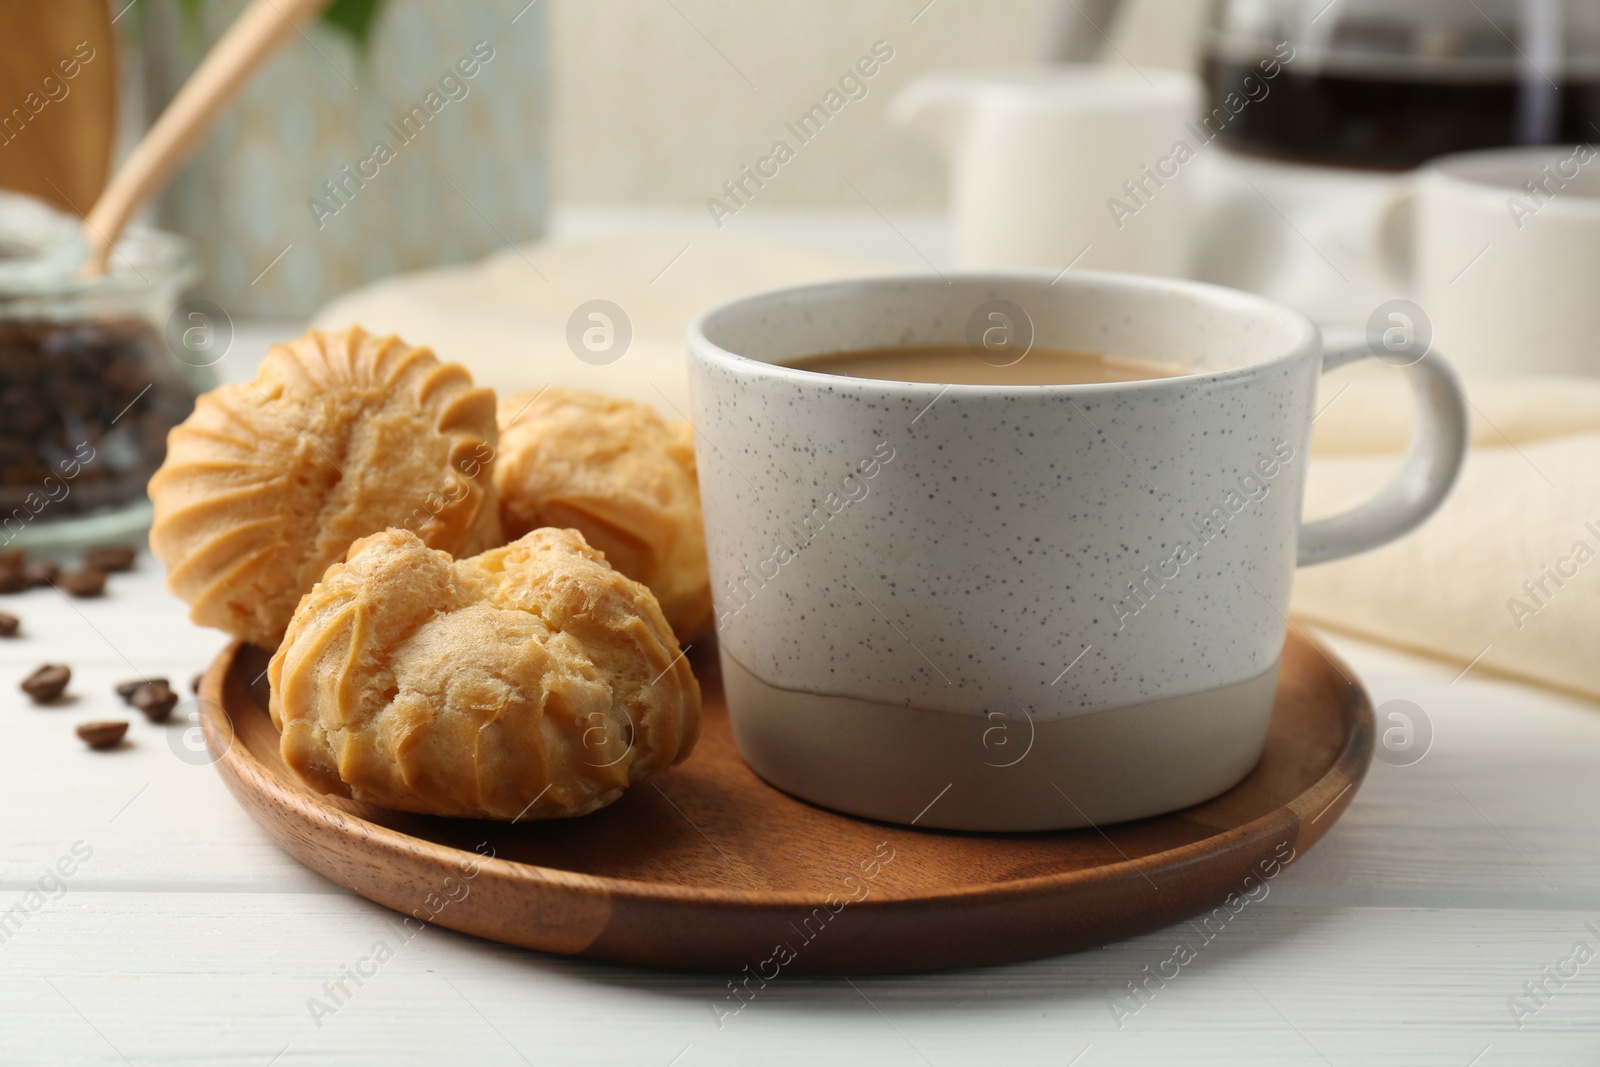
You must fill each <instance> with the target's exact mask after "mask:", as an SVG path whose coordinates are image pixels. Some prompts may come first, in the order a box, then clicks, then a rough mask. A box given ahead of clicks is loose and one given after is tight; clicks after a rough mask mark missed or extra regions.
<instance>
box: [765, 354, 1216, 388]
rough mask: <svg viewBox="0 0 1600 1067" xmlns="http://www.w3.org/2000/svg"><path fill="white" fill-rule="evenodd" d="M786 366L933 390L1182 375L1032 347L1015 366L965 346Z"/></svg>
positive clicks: (831, 357)
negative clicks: (920, 385)
mask: <svg viewBox="0 0 1600 1067" xmlns="http://www.w3.org/2000/svg"><path fill="white" fill-rule="evenodd" d="M997 358H998V357H997ZM788 366H791V367H795V368H797V369H799V370H809V371H816V372H818V373H821V374H841V375H846V376H848V377H852V378H876V379H878V380H881V381H891V382H930V383H933V384H935V385H1093V384H1097V383H1103V382H1134V381H1141V380H1143V379H1146V378H1171V377H1174V376H1175V375H1179V374H1183V373H1185V371H1183V370H1182V369H1180V368H1178V367H1173V366H1170V365H1166V364H1161V363H1149V362H1145V361H1142V360H1136V359H1127V358H1124V357H1121V356H1103V355H1099V354H1097V353H1093V352H1077V351H1072V350H1069V349H1062V348H1038V347H1036V348H1034V349H1032V350H1031V351H1029V352H1028V354H1027V355H1025V356H1023V357H1022V358H1021V359H1019V360H1017V361H1016V362H1015V363H1011V364H1008V365H1006V366H1003V367H1001V366H994V365H993V364H991V363H988V362H985V361H984V360H983V359H980V358H979V357H978V356H977V355H976V354H975V353H974V352H973V351H972V349H970V348H968V347H967V346H966V345H940V346H934V345H917V346H907V347H904V348H866V349H860V350H858V351H853V352H829V353H824V354H821V355H815V356H805V357H803V358H800V359H794V360H789V361H788Z"/></svg>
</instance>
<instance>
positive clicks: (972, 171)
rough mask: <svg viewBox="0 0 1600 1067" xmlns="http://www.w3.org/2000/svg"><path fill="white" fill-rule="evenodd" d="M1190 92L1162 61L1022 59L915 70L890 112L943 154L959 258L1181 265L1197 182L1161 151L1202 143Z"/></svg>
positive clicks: (966, 261)
mask: <svg viewBox="0 0 1600 1067" xmlns="http://www.w3.org/2000/svg"><path fill="white" fill-rule="evenodd" d="M1199 98H1200V88H1199V84H1198V83H1197V82H1196V81H1195V79H1194V78H1192V77H1190V76H1189V75H1187V74H1179V73H1176V72H1172V71H1160V70H1149V71H1146V72H1145V74H1140V73H1139V72H1137V71H1134V70H1130V69H1128V68H1126V67H1113V66H1099V65H1090V64H1084V65H1079V66H1071V65H1068V66H1056V67H1037V68H1020V69H1005V70H992V71H974V72H970V73H953V74H943V75H935V76H933V77H929V78H925V79H923V80H922V81H919V82H916V83H915V84H913V85H911V86H910V87H909V88H907V89H906V90H905V91H904V92H903V93H901V94H900V96H899V97H898V98H896V100H895V102H894V105H893V107H892V109H891V118H893V119H894V120H895V121H897V122H899V123H901V124H902V125H905V126H907V127H909V128H910V129H912V130H913V131H915V132H916V133H918V134H919V135H921V136H922V137H924V138H925V139H926V140H928V141H929V142H931V143H932V144H934V145H935V146H937V147H938V148H939V149H940V150H941V151H942V152H943V153H944V155H945V157H946V158H947V159H948V160H949V162H950V168H951V176H950V177H951V182H950V184H951V215H952V221H953V230H954V232H953V245H954V258H955V260H956V263H957V265H958V266H960V267H963V268H970V269H990V268H1003V267H1040V268H1045V269H1055V270H1060V269H1062V268H1064V267H1066V266H1068V265H1072V266H1076V267H1082V268H1093V269H1098V270H1125V271H1139V272H1143V273H1149V274H1165V275H1175V276H1183V275H1186V274H1187V273H1188V272H1189V270H1190V266H1191V261H1192V258H1193V243H1194V241H1193V226H1192V223H1191V218H1190V200H1191V197H1192V195H1193V191H1192V190H1191V189H1190V188H1189V187H1190V186H1191V185H1193V184H1194V182H1193V179H1192V176H1191V175H1188V174H1186V173H1185V171H1186V170H1188V169H1190V166H1191V164H1190V162H1188V161H1184V160H1176V159H1173V158H1172V151H1173V146H1174V144H1175V143H1176V142H1177V141H1179V140H1180V139H1181V140H1184V141H1186V142H1188V145H1189V148H1190V149H1194V148H1195V147H1196V145H1197V144H1198V143H1199V141H1198V140H1197V138H1196V137H1195V136H1194V135H1193V134H1192V133H1190V132H1188V131H1187V130H1186V129H1185V127H1184V123H1185V121H1186V120H1189V119H1190V118H1191V117H1192V116H1193V115H1194V114H1195V113H1196V111H1197V109H1198V103H1199ZM1164 160H1165V162H1163V161H1164ZM1163 171H1164V172H1165V176H1163V174H1162V173H1161V172H1163ZM1125 183H1126V184H1125ZM1129 186H1131V187H1132V188H1131V190H1130V188H1129ZM1112 200H1117V201H1120V202H1121V203H1122V204H1123V205H1124V207H1123V208H1122V209H1113V207H1112V205H1111V204H1110V201H1112Z"/></svg>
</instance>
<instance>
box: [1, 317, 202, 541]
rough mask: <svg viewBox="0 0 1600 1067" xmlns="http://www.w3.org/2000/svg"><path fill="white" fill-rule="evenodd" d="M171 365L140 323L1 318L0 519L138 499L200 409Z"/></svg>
mask: <svg viewBox="0 0 1600 1067" xmlns="http://www.w3.org/2000/svg"><path fill="white" fill-rule="evenodd" d="M172 362H173V361H172V358H171V357H170V356H169V355H168V354H167V352H166V345H165V342H164V341H163V339H162V337H161V335H159V334H158V333H157V332H156V331H155V330H154V329H153V328H152V327H151V326H150V325H149V324H148V323H146V322H144V321H143V320H141V319H132V318H127V319H109V320H104V321H100V322H77V323H58V322H47V321H41V320H33V321H27V320H24V321H5V320H3V319H0V516H6V517H8V518H9V519H10V520H11V521H12V522H13V523H17V522H28V521H31V520H32V518H33V517H34V516H36V515H39V514H41V513H42V512H44V511H45V510H46V509H50V510H51V511H53V512H57V513H60V514H62V515H79V514H82V513H84V512H86V511H92V510H94V509H96V508H102V507H106V506H107V505H116V504H126V503H128V502H130V501H134V500H138V499H140V498H141V497H142V496H143V495H144V486H145V483H146V482H147V481H149V480H150V476H151V475H152V474H154V473H155V472H156V469H157V468H158V467H160V466H161V461H162V460H163V459H164V458H165V457H166V449H167V430H169V429H171V428H172V427H173V426H174V425H176V424H177V423H179V422H181V421H183V419H184V418H185V417H186V416H187V415H188V414H189V412H190V410H192V408H193V407H194V397H195V394H194V390H193V389H192V388H191V387H190V386H189V384H188V382H186V381H185V380H184V378H183V376H182V375H181V374H180V373H179V372H178V371H177V370H176V369H175V368H174V367H172V366H171V363H172ZM19 511H20V512H21V514H18V512H19ZM24 516H26V518H24ZM0 521H3V520H0Z"/></svg>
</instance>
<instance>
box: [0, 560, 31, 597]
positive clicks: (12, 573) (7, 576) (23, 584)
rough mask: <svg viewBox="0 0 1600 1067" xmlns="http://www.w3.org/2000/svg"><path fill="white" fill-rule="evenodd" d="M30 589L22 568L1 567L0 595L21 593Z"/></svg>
mask: <svg viewBox="0 0 1600 1067" xmlns="http://www.w3.org/2000/svg"><path fill="white" fill-rule="evenodd" d="M26 588H28V580H27V579H26V578H24V577H23V576H22V568H21V567H15V566H12V567H0V593H20V592H22V591H23V590H24V589H26Z"/></svg>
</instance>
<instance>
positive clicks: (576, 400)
mask: <svg viewBox="0 0 1600 1067" xmlns="http://www.w3.org/2000/svg"><path fill="white" fill-rule="evenodd" d="M494 480H495V488H496V490H497V491H498V492H499V495H500V518H501V521H502V523H503V524H504V526H505V529H506V536H507V537H520V536H521V535H522V534H524V533H527V532H528V531H529V530H533V529H537V528H538V527H540V526H559V527H571V528H573V529H576V530H579V531H581V532H582V533H583V536H584V537H585V538H586V539H587V540H588V542H589V543H590V544H591V545H593V546H594V547H595V548H598V549H599V550H600V551H602V552H604V553H605V556H606V560H607V561H608V562H609V563H610V564H611V565H612V566H613V567H615V568H616V569H617V570H619V571H621V572H622V573H623V574H626V575H627V576H628V577H629V578H632V579H634V580H635V581H639V582H643V583H644V584H645V585H647V586H649V587H650V590H651V592H653V593H655V595H656V599H657V600H659V601H660V602H661V610H662V611H663V612H664V613H665V614H666V616H667V621H668V622H669V623H671V624H672V629H673V632H674V633H675V634H677V636H678V638H679V640H684V641H687V640H690V639H692V638H693V637H695V636H696V635H697V634H699V633H701V632H702V631H704V630H705V629H706V628H707V627H709V626H710V625H711V577H710V572H709V570H708V568H707V564H706V534H705V526H704V523H703V520H702V519H701V517H700V486H699V483H698V482H697V481H696V478H695V463H694V437H693V431H692V430H691V429H690V428H689V424H688V423H686V422H677V423H668V422H667V421H666V420H664V419H662V418H661V416H660V415H658V414H657V413H656V412H655V410H654V409H653V408H650V407H648V406H646V405H644V404H636V403H634V402H633V401H631V400H622V399H619V398H617V397H610V396H601V395H599V394H597V393H586V392H582V391H580V390H576V389H558V388H549V389H545V390H544V391H543V392H541V393H524V394H522V395H520V396H513V397H507V398H506V399H504V400H502V401H501V402H500V454H499V456H498V458H497V459H496V461H495V472H494Z"/></svg>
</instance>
